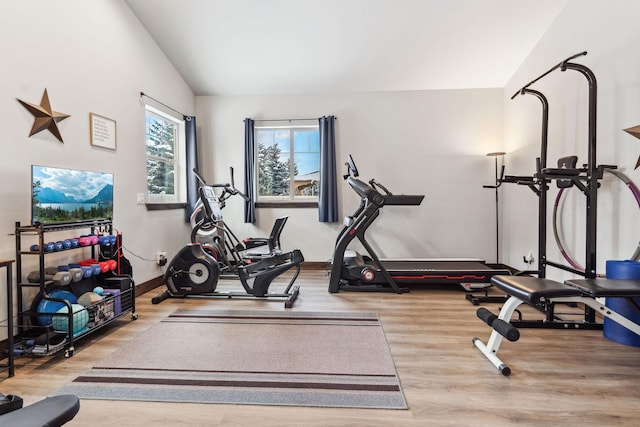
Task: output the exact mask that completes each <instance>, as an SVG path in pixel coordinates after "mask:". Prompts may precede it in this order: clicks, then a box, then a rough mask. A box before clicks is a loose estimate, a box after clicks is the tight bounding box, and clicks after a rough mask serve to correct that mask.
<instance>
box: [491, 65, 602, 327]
mask: <svg viewBox="0 0 640 427" xmlns="http://www.w3.org/2000/svg"><path fill="white" fill-rule="evenodd" d="M586 54H587V52H581V53H578V54H576V55H573V56H571V57H569V58H567V59H565V60H564V61H562V62H560V63H558V64H557V65H555V66H554V67H552V68H551V69H549V70H548V71H547V72H545V73H543V74H542V75H540V76H539V77H537V78H536V79H534V80H532V81H531V82H529V83H528V84H526V85H525V86H523V87H522V88H521V89H519V90H518V91H517V92H516V93H515V94H514V95H513V96H512V97H511V99H514V98H515V97H516V96H518V95H527V94H528V95H533V96H535V97H536V98H538V99H539V100H540V102H541V103H542V135H541V147H540V157H539V158H538V159H537V162H536V173H535V174H534V175H533V176H532V177H514V176H505V177H503V178H501V180H500V181H501V183H502V182H510V183H517V184H521V185H527V186H528V187H529V188H530V189H531V190H533V191H534V193H535V194H536V195H537V196H538V268H537V270H535V271H524V272H521V273H520V274H535V275H537V276H538V277H540V278H544V277H546V274H547V267H554V268H557V269H560V270H564V271H568V272H570V273H573V274H577V275H580V276H583V277H585V278H586V279H593V278H595V277H596V276H597V272H596V262H597V256H596V255H597V253H596V248H597V246H596V245H597V242H596V237H597V206H598V185H599V184H598V180H599V179H601V178H602V175H603V171H604V168H607V167H609V168H615V167H614V166H598V165H597V161H596V147H597V141H596V123H597V122H596V121H597V114H596V113H597V82H596V77H595V75H594V73H593V72H592V71H591V70H590V69H589V68H588V67H586V66H584V65H582V64H577V63H573V62H570V61H571V60H573V59H575V58H578V57H581V56H584V55H586ZM557 69H560V70H561V71H566V70H574V71H577V72H579V73H581V74H582V75H583V76H585V78H586V79H587V82H588V84H589V101H588V102H589V111H588V126H589V128H588V154H587V164H586V165H585V166H584V167H583V168H580V169H575V170H572V171H567V170H565V169H557V168H548V167H547V146H548V129H549V102H548V100H547V98H546V97H545V96H544V95H543V94H542V93H541V92H539V91H537V90H533V89H530V88H529V87H530V86H531V85H532V84H533V83H535V82H537V81H538V80H540V79H542V78H543V77H545V76H547V75H548V74H549V73H551V72H553V71H555V70H557ZM560 180H562V181H565V182H570V183H571V184H570V185H571V186H573V185H575V186H576V187H577V188H579V189H580V190H581V191H582V193H583V194H584V195H585V198H586V211H585V216H586V224H585V270H584V271H580V270H577V269H575V268H572V267H569V266H567V265H565V264H563V263H560V262H556V261H552V260H549V259H548V258H547V204H548V197H547V193H548V190H549V184H550V183H552V182H553V181H560ZM536 308H538V309H539V310H540V311H542V312H543V313H545V314H546V318H545V320H542V321H528V320H522V319H519V320H517V321H514V322H512V324H513V325H514V326H516V327H534V328H558V329H601V328H602V324H601V323H597V322H596V316H595V312H594V311H593V309H591V308H590V307H586V306H585V307H584V318H583V320H580V321H567V320H564V319H562V318H560V317H559V316H557V315H556V313H555V306H554V304H547V305H544V306H536ZM569 325H571V326H570V327H569Z"/></svg>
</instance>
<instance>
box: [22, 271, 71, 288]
mask: <svg viewBox="0 0 640 427" xmlns="http://www.w3.org/2000/svg"><path fill="white" fill-rule="evenodd" d="M27 280H28V281H29V282H30V283H39V282H40V272H39V271H32V272H31V273H29V275H28V276H27ZM44 280H46V281H51V282H53V284H54V285H56V286H66V285H68V284H70V283H71V281H72V280H73V279H72V276H71V273H69V272H68V271H57V270H56V272H55V273H54V274H47V272H46V271H45V273H44Z"/></svg>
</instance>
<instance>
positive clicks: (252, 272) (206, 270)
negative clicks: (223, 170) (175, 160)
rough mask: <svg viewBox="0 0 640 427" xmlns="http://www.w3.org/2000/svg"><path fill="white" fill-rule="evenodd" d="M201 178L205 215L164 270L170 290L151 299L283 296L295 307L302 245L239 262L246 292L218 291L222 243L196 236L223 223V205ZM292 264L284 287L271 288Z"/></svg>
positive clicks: (238, 268)
mask: <svg viewBox="0 0 640 427" xmlns="http://www.w3.org/2000/svg"><path fill="white" fill-rule="evenodd" d="M194 173H196V174H197V171H195V170H194ZM197 175H198V174H197ZM198 176H199V175H198ZM199 178H200V180H201V185H200V187H199V189H198V192H199V196H200V202H201V203H202V207H203V215H204V216H203V218H202V219H201V220H200V221H198V222H197V223H196V225H195V226H194V228H193V230H192V233H191V239H192V241H191V244H189V245H187V246H185V247H184V248H182V249H181V250H180V251H179V252H178V253H177V254H176V255H175V256H174V257H173V259H172V260H171V262H170V263H169V266H168V268H167V271H166V272H165V274H164V283H165V285H166V286H167V290H166V291H164V292H163V293H161V294H160V295H158V296H156V297H154V298H153V299H152V300H151V301H152V302H153V303H154V304H159V303H161V302H162V301H164V300H165V299H167V298H185V297H193V298H258V299H275V300H281V301H282V300H283V301H284V306H285V308H290V307H292V306H293V303H294V301H295V300H296V298H297V297H298V294H299V293H300V287H299V286H293V283H294V282H295V280H296V279H297V278H298V275H299V273H300V264H301V263H302V262H303V261H304V257H303V256H302V252H300V250H299V249H294V250H293V251H291V252H287V253H282V252H281V251H280V252H273V253H270V254H268V255H266V256H263V257H261V258H256V259H255V260H254V261H253V262H247V263H241V264H240V263H239V264H237V265H236V266H235V270H236V271H237V275H238V278H239V279H240V282H241V283H242V287H243V288H244V292H219V291H216V287H217V284H218V279H219V278H220V275H221V272H222V270H221V267H220V262H219V261H220V260H219V259H217V258H216V256H218V255H219V254H220V253H221V249H220V247H218V248H217V249H215V248H213V249H212V246H207V245H204V244H202V243H200V242H198V241H196V237H197V236H198V235H199V231H200V229H201V228H202V227H207V228H209V229H215V228H218V227H220V224H219V223H218V222H217V221H218V218H219V211H220V205H219V199H218V197H217V196H216V194H215V191H214V188H213V186H210V185H206V184H205V183H204V180H203V179H201V177H199ZM218 186H221V187H223V188H225V189H226V188H227V187H230V188H232V186H230V185H229V184H224V185H218ZM223 232H224V231H223ZM292 268H293V269H295V273H294V274H293V277H292V278H291V279H290V280H289V283H288V284H287V285H286V287H285V289H284V291H282V292H269V287H270V285H271V283H272V282H273V280H275V279H276V278H277V277H278V276H280V275H281V274H283V273H285V272H286V271H288V270H290V269H292Z"/></svg>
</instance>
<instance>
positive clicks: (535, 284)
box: [491, 275, 583, 305]
mask: <svg viewBox="0 0 640 427" xmlns="http://www.w3.org/2000/svg"><path fill="white" fill-rule="evenodd" d="M491 283H492V284H493V285H494V286H495V287H496V288H498V289H501V290H503V291H504V292H506V293H507V294H509V295H512V296H514V297H516V298H518V299H519V300H522V301H525V302H528V303H529V304H534V305H535V304H539V303H540V300H542V299H543V298H544V299H549V298H558V297H572V296H580V295H583V292H582V291H581V290H580V289H578V288H577V287H572V286H567V285H565V284H562V283H560V282H556V281H555V280H550V279H540V278H538V277H530V276H503V275H498V276H493V277H492V278H491Z"/></svg>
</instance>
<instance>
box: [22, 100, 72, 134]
mask: <svg viewBox="0 0 640 427" xmlns="http://www.w3.org/2000/svg"><path fill="white" fill-rule="evenodd" d="M18 101H19V102H20V104H22V105H23V106H24V108H26V109H27V110H29V112H30V113H31V114H33V117H34V118H35V120H34V121H33V126H32V127H31V133H29V136H33V135H35V134H36V133H38V132H41V131H43V130H45V129H48V130H49V132H51V133H52V134H53V136H55V137H56V138H58V140H59V141H60V142H62V143H63V144H64V141H63V140H62V135H61V134H60V129H58V122H59V121H62V120H64V119H66V118H67V117H71V116H70V115H68V114H64V113H59V112H57V111H53V110H52V109H51V102H49V95H48V94H47V89H45V90H44V94H42V100H41V101H40V105H37V104H31V103H29V102H25V101H23V100H21V99H18Z"/></svg>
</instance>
